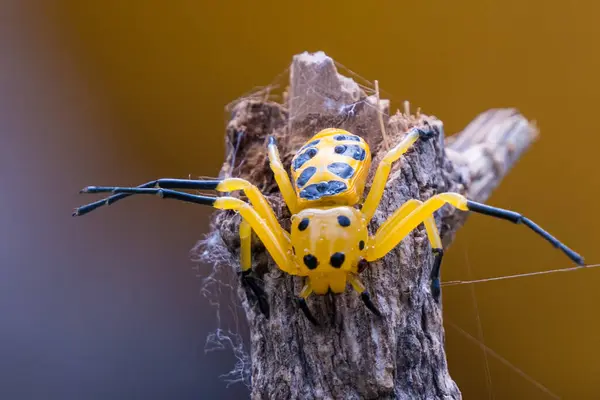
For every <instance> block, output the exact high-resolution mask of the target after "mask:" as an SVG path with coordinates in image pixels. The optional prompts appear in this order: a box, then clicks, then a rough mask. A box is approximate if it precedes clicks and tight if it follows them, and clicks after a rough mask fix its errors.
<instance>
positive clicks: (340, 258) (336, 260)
mask: <svg viewBox="0 0 600 400" xmlns="http://www.w3.org/2000/svg"><path fill="white" fill-rule="evenodd" d="M345 259H346V256H345V255H344V253H340V252H337V253H333V255H332V256H331V258H330V259H329V264H331V266H332V267H333V268H340V267H341V266H342V264H343V263H344V260H345Z"/></svg>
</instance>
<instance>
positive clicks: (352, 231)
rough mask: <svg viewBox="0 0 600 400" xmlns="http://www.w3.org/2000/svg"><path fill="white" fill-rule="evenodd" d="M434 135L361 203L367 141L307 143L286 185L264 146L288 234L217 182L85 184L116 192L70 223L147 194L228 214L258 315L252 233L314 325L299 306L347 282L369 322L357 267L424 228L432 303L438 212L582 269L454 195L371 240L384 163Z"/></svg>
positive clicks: (245, 187)
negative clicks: (488, 227)
mask: <svg viewBox="0 0 600 400" xmlns="http://www.w3.org/2000/svg"><path fill="white" fill-rule="evenodd" d="M436 133H437V129H436V128H435V127H433V126H429V125H428V126H427V127H425V128H423V129H419V128H412V129H411V130H410V131H409V132H408V133H407V134H406V136H405V137H404V139H403V140H402V141H401V142H400V143H398V144H397V145H396V146H395V147H393V148H392V149H391V150H389V151H388V153H387V154H386V155H385V157H384V158H383V160H382V161H381V163H380V164H379V166H378V167H377V171H376V173H375V176H374V178H373V183H372V185H371V190H370V191H369V194H368V195H367V196H366V198H365V199H364V202H362V205H361V207H360V209H358V205H359V203H360V202H361V199H362V196H363V192H364V187H365V184H366V181H367V175H368V172H369V168H370V165H371V153H370V151H369V147H368V145H367V143H366V142H365V141H364V140H363V139H362V138H361V137H359V136H356V135H353V134H351V133H349V132H347V131H344V130H341V129H336V128H329V129H324V130H322V131H320V132H319V133H317V134H316V135H315V136H314V137H312V138H311V139H310V140H309V141H308V142H307V143H306V144H305V145H304V146H302V147H301V148H300V149H299V150H298V152H297V153H296V154H295V156H294V158H293V159H292V168H291V172H292V178H293V183H292V181H290V178H289V176H288V174H287V172H286V170H285V168H284V166H283V164H282V162H281V160H280V158H279V152H278V150H277V146H276V142H275V139H274V138H273V137H270V138H269V143H268V155H269V161H270V166H271V169H272V171H273V173H274V175H275V180H276V182H277V185H278V186H279V189H280V190H281V194H282V196H283V199H284V201H285V203H286V205H287V207H288V208H289V210H290V212H291V214H292V217H291V226H292V228H291V233H288V232H287V231H285V230H284V229H283V228H282V227H281V225H280V224H279V221H278V220H277V217H276V216H275V213H274V212H273V209H272V208H271V206H270V205H269V203H268V202H267V200H266V198H265V197H264V196H263V195H262V194H261V193H260V191H259V190H258V188H257V187H256V186H254V185H253V184H251V183H250V182H248V181H246V180H244V179H239V178H227V179H218V180H191V179H158V180H155V181H151V182H148V183H146V184H144V185H141V186H138V187H112V186H111V187H105V186H89V187H86V188H85V189H83V190H82V192H85V193H107V192H108V193H113V195H112V196H110V197H108V198H106V199H104V200H100V201H96V202H94V203H91V204H88V205H85V206H82V207H80V208H78V209H77V210H76V211H75V212H74V214H73V215H75V216H77V215H83V214H87V213H89V212H91V211H93V210H95V209H96V208H98V207H100V206H102V205H108V204H112V203H114V202H116V201H118V200H120V199H123V198H125V197H127V196H129V195H132V194H153V195H159V196H160V197H162V198H167V199H176V200H181V201H186V202H191V203H197V204H204V205H209V206H213V207H214V208H217V209H221V210H235V211H237V212H239V214H240V215H241V217H242V222H241V224H240V228H239V234H240V239H241V251H240V254H241V255H240V258H241V260H240V264H241V271H242V280H243V282H245V283H247V284H248V285H249V286H250V288H251V290H252V291H253V292H254V293H255V294H256V295H257V297H258V298H259V307H260V309H261V311H262V312H263V314H265V315H266V316H267V317H268V315H269V308H268V304H267V303H266V302H265V301H264V298H263V299H262V301H261V297H263V295H264V293H263V291H262V290H261V289H260V288H259V286H257V285H256V283H255V282H254V281H253V280H252V279H250V278H251V273H252V269H251V252H250V250H251V233H252V230H254V232H256V234H257V236H258V238H259V239H260V240H261V241H262V243H263V244H264V246H265V247H266V249H267V251H268V252H269V254H270V255H271V257H272V258H273V260H274V261H275V263H276V264H277V266H278V267H279V268H280V269H281V270H282V271H284V272H286V273H288V274H290V275H296V276H301V277H306V279H305V285H304V288H303V289H302V291H301V293H300V296H299V297H298V301H299V305H300V308H301V309H302V311H303V312H304V314H305V315H306V317H307V318H308V319H309V320H310V321H311V322H313V323H316V320H315V318H314V317H313V316H312V314H311V312H310V310H309V309H308V307H307V305H306V298H308V296H310V295H311V293H315V294H317V295H324V294H326V293H328V292H333V293H342V292H344V291H345V290H346V286H347V284H348V283H349V284H350V285H351V286H352V287H353V288H354V290H355V291H356V292H358V293H359V294H360V297H361V299H362V301H363V302H364V303H365V305H366V306H367V307H368V308H369V309H370V310H371V311H372V312H373V313H374V314H376V315H378V316H380V315H381V314H380V312H379V310H378V309H377V308H376V307H375V305H374V304H373V302H372V301H371V299H370V296H369V293H368V292H367V291H366V289H365V286H364V285H363V284H362V283H361V281H360V280H359V278H358V274H359V272H360V269H361V266H362V265H363V264H364V263H365V261H366V262H370V261H375V260H377V259H380V258H382V257H383V256H385V255H386V254H387V253H388V252H389V251H391V250H392V249H393V248H394V247H396V245H398V243H400V241H401V240H402V239H404V238H405V237H406V236H407V235H409V234H410V232H411V231H412V230H413V229H415V228H416V227H417V226H418V225H420V224H421V223H423V224H424V225H425V229H426V232H427V236H428V239H429V242H430V244H431V248H432V251H433V253H434V256H435V258H434V260H435V261H434V266H433V268H432V273H431V294H432V296H433V298H434V299H435V301H436V302H438V301H439V296H440V265H441V261H442V256H443V250H442V243H441V240H440V235H439V232H438V229H437V226H436V224H435V221H434V218H433V213H434V212H435V211H436V210H438V209H439V208H441V207H442V206H443V205H444V204H450V205H452V206H454V207H456V208H457V209H459V210H462V211H473V212H477V213H481V214H485V215H489V216H492V217H496V218H501V219H505V220H508V221H511V222H514V223H517V224H523V225H525V226H527V227H529V228H530V229H532V230H533V231H534V232H536V233H537V234H539V235H540V236H542V237H543V238H544V239H546V240H547V241H549V242H550V243H551V244H552V245H554V246H555V247H557V248H559V249H560V250H562V251H563V252H564V253H565V254H566V255H567V256H568V257H569V258H570V259H571V260H573V261H574V262H576V263H577V264H579V265H583V259H582V257H581V256H580V255H579V254H577V253H575V252H574V251H573V250H571V249H569V248H568V247H567V246H565V245H564V244H562V243H561V242H560V241H558V240H557V239H556V238H554V237H553V236H552V235H550V234H549V233H548V232H546V231H545V230H543V229H542V228H541V227H539V226H538V225H536V224H535V223H534V222H532V221H531V220H529V219H527V218H525V217H523V216H522V215H521V214H518V213H516V212H513V211H509V210H503V209H500V208H495V207H490V206H488V205H485V204H481V203H476V202H473V201H470V200H468V199H466V198H465V197H464V196H462V195H460V194H458V193H450V192H448V193H440V194H437V195H435V196H433V197H431V198H429V199H428V200H426V201H424V202H422V201H419V200H416V199H412V200H409V201H407V202H406V203H404V204H403V205H402V206H401V207H400V208H399V209H398V210H396V211H395V212H394V213H393V214H392V215H391V216H390V217H389V218H388V219H387V220H386V221H385V222H384V223H383V224H382V225H381V226H380V227H379V228H378V229H377V232H375V234H374V235H369V232H368V229H367V226H368V224H369V222H370V221H371V218H372V217H373V214H374V213H375V210H376V209H377V207H378V205H379V202H380V200H381V196H382V195H383V191H384V189H385V185H386V182H387V179H388V176H389V173H390V169H391V165H392V163H393V162H394V161H396V160H398V159H399V158H400V157H401V156H402V155H403V154H404V153H405V152H406V151H407V150H408V149H409V148H410V147H411V146H412V145H413V144H414V143H415V142H416V141H417V140H419V139H421V140H427V139H429V138H431V137H433V136H435V134H436ZM173 189H196V190H216V191H218V192H232V191H236V190H241V191H244V193H245V194H246V196H247V198H248V200H249V201H250V204H249V203H246V202H244V201H242V200H240V199H237V198H235V197H229V196H225V197H216V196H206V195H195V194H190V193H186V192H181V191H176V190H173Z"/></svg>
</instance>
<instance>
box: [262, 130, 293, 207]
mask: <svg viewBox="0 0 600 400" xmlns="http://www.w3.org/2000/svg"><path fill="white" fill-rule="evenodd" d="M268 150H269V151H268V153H269V161H270V166H271V170H272V171H273V174H274V175H275V182H277V186H278V187H279V190H280V191H281V195H282V196H283V200H284V201H285V204H287V206H288V209H289V210H290V212H291V213H292V214H296V212H297V204H296V191H295V190H294V187H293V186H292V182H291V181H290V176H289V175H288V173H287V172H286V170H285V168H284V167H283V163H282V162H281V159H280V158H279V150H278V149H277V143H276V141H275V138H274V137H273V136H270V137H269V147H268Z"/></svg>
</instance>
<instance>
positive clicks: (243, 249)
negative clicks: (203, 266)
mask: <svg viewBox="0 0 600 400" xmlns="http://www.w3.org/2000/svg"><path fill="white" fill-rule="evenodd" d="M240 266H241V273H240V275H241V280H242V284H243V285H245V286H247V287H249V288H250V290H252V292H253V293H254V295H255V296H256V299H257V300H258V308H259V309H260V312H261V313H262V314H263V315H264V316H265V317H266V318H269V315H270V309H269V303H268V301H267V294H266V293H265V291H264V289H263V288H262V287H260V286H259V285H258V284H257V282H256V281H257V278H256V277H255V276H254V274H253V273H252V227H251V226H250V224H249V223H248V221H246V220H245V219H243V218H242V222H240Z"/></svg>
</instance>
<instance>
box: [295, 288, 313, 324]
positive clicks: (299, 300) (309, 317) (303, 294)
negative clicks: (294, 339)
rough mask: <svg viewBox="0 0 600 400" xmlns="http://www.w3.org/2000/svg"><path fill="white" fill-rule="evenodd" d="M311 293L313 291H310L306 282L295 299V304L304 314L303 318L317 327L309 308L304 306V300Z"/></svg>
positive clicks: (306, 305)
mask: <svg viewBox="0 0 600 400" xmlns="http://www.w3.org/2000/svg"><path fill="white" fill-rule="evenodd" d="M312 292H313V289H312V286H311V285H310V281H309V280H306V283H305V284H304V288H302V291H301V292H300V296H298V297H296V302H297V303H298V307H300V309H301V310H302V312H303V313H304V316H305V317H306V319H307V320H309V321H310V323H311V324H313V325H317V326H318V325H319V322H318V321H317V319H316V318H315V316H314V315H313V314H312V312H311V311H310V308H308V304H306V299H307V298H308V296H310V295H311V294H312Z"/></svg>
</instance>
